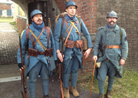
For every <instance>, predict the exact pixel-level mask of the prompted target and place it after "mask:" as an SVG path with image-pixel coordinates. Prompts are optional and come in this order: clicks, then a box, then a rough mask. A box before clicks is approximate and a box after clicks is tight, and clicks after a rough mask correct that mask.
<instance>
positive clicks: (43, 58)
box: [17, 25, 57, 77]
mask: <svg viewBox="0 0 138 98" xmlns="http://www.w3.org/2000/svg"><path fill="white" fill-rule="evenodd" d="M29 29H31V30H32V32H33V33H34V34H35V35H36V36H37V37H38V36H39V34H40V32H39V31H38V30H37V29H36V28H34V26H33V25H30V26H29ZM50 32H51V34H50V38H49V48H53V57H54V59H55V60H57V56H56V48H55V43H54V38H53V34H52V31H51V29H50ZM31 35H32V34H31V33H30V32H29V40H28V48H33V44H32V41H31V39H30V36H31ZM39 40H40V41H41V43H42V44H43V45H44V46H45V47H46V48H47V33H46V31H45V30H44V31H43V33H42V35H41V37H40V38H39ZM35 41H36V39H35V40H34V42H35ZM21 46H22V54H23V59H24V64H25V65H26V67H27V70H26V77H27V75H28V73H29V71H30V70H31V69H32V68H33V67H34V66H35V65H36V63H38V62H39V61H42V62H44V63H45V64H46V65H47V68H48V69H49V64H48V62H47V58H46V56H45V55H38V56H37V57H34V56H29V58H27V56H28V54H27V52H26V47H27V38H26V30H25V31H24V32H23V35H22V38H21ZM35 49H37V50H38V51H39V52H42V51H45V50H44V49H43V48H42V47H41V45H40V44H39V43H38V42H37V43H36V45H35ZM48 58H49V57H48ZM17 62H18V63H21V55H20V49H18V53H17ZM27 63H28V64H27Z"/></svg>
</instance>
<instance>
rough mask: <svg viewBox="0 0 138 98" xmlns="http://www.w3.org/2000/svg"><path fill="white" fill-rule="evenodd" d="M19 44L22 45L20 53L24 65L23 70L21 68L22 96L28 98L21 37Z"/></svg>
mask: <svg viewBox="0 0 138 98" xmlns="http://www.w3.org/2000/svg"><path fill="white" fill-rule="evenodd" d="M19 44H20V53H21V63H22V68H21V70H22V71H21V85H22V87H21V94H22V98H28V97H27V86H26V81H25V71H24V64H23V55H22V46H21V39H20V36H19Z"/></svg>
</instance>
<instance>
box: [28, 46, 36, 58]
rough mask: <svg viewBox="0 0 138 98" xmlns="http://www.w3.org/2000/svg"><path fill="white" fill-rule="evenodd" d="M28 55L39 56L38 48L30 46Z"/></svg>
mask: <svg viewBox="0 0 138 98" xmlns="http://www.w3.org/2000/svg"><path fill="white" fill-rule="evenodd" d="M28 55H30V56H35V57H37V56H38V50H36V49H33V48H29V49H28Z"/></svg>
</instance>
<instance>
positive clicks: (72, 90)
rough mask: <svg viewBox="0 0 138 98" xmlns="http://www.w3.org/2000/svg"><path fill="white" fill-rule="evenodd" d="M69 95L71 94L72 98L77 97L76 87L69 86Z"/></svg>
mask: <svg viewBox="0 0 138 98" xmlns="http://www.w3.org/2000/svg"><path fill="white" fill-rule="evenodd" d="M71 93H72V94H73V96H74V97H78V96H79V93H78V91H77V89H76V87H73V86H71Z"/></svg>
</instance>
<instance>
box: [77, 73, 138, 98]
mask: <svg viewBox="0 0 138 98" xmlns="http://www.w3.org/2000/svg"><path fill="white" fill-rule="evenodd" d="M107 80H108V79H107ZM107 80H106V83H105V90H104V91H105V93H106V89H107V84H108V82H107ZM78 83H79V84H80V86H81V88H82V89H88V90H89V89H90V86H91V77H88V78H86V79H85V80H84V81H83V82H81V81H78ZM92 91H93V92H94V93H99V89H98V81H97V79H95V78H94V83H93V90H92ZM111 92H112V96H113V98H138V94H137V92H138V72H135V71H124V74H123V78H116V79H115V83H114V85H113V89H112V91H111Z"/></svg>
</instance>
